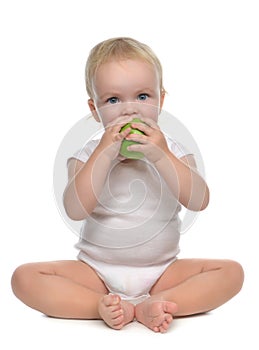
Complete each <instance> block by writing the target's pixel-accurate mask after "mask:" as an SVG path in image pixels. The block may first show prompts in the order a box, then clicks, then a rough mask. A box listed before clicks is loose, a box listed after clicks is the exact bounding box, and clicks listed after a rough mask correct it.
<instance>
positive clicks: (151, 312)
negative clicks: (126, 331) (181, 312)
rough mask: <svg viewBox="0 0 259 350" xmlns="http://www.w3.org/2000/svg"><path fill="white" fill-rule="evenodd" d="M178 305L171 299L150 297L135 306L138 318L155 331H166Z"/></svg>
mask: <svg viewBox="0 0 259 350" xmlns="http://www.w3.org/2000/svg"><path fill="white" fill-rule="evenodd" d="M176 311H177V305H176V304H175V303H171V302H169V301H163V300H154V299H152V298H149V299H147V300H145V301H144V302H142V303H140V304H138V305H137V306H136V308H135V315H136V319H137V320H138V321H139V322H141V323H143V324H144V325H145V326H146V327H148V328H150V329H152V330H153V331H154V332H161V333H165V332H166V331H167V330H168V328H169V326H170V324H171V322H172V321H173V314H174V313H175V312H176Z"/></svg>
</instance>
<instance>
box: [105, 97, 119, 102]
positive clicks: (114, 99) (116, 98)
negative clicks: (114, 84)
mask: <svg viewBox="0 0 259 350" xmlns="http://www.w3.org/2000/svg"><path fill="white" fill-rule="evenodd" d="M107 102H109V103H111V104H115V103H117V102H119V99H118V97H110V98H108V99H107Z"/></svg>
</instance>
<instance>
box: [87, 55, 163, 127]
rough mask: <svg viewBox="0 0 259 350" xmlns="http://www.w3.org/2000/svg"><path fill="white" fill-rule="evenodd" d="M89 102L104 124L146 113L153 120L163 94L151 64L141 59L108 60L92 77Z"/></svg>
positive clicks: (156, 115) (144, 115)
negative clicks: (91, 95)
mask: <svg viewBox="0 0 259 350" xmlns="http://www.w3.org/2000/svg"><path fill="white" fill-rule="evenodd" d="M93 91H94V96H93V99H91V100H89V106H90V108H91V110H92V111H93V112H94V115H95V117H96V119H99V120H100V121H101V122H102V123H103V125H104V126H106V125H107V124H108V123H110V122H112V121H113V120H115V119H116V118H118V117H122V116H125V117H126V116H130V117H131V116H132V117H133V118H135V117H139V118H141V117H147V118H151V119H153V120H154V121H157V119H158V115H159V113H160V108H161V107H162V100H163V97H162V96H161V91H160V81H159V76H158V73H157V71H156V69H155V67H154V66H153V65H151V64H149V63H148V62H145V61H143V60H139V59H137V60H121V61H115V60H113V61H108V62H106V63H104V64H102V65H101V66H100V67H99V68H98V70H97V72H96V75H95V78H94V80H93Z"/></svg>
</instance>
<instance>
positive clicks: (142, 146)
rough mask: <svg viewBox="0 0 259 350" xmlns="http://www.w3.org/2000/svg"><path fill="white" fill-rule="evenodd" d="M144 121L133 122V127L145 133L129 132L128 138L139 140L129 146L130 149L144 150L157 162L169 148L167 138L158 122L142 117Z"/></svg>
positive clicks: (148, 156) (143, 151) (149, 158)
mask: <svg viewBox="0 0 259 350" xmlns="http://www.w3.org/2000/svg"><path fill="white" fill-rule="evenodd" d="M141 121H143V122H144V123H131V126H132V128H135V129H138V130H140V131H143V132H144V134H145V135H138V134H129V135H128V136H127V137H126V140H129V141H135V142H138V143H137V144H134V145H131V146H129V147H128V150H129V151H136V152H142V153H143V154H144V156H145V157H146V158H147V159H148V160H149V161H150V162H152V163H156V162H157V161H159V160H160V159H161V158H163V157H164V156H165V155H166V154H168V152H170V151H169V149H168V146H167V142H166V139H165V137H164V135H163V133H162V132H161V130H160V128H159V126H158V125H157V123H156V122H155V121H154V120H152V119H150V118H141Z"/></svg>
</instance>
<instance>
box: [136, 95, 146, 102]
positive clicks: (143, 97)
mask: <svg viewBox="0 0 259 350" xmlns="http://www.w3.org/2000/svg"><path fill="white" fill-rule="evenodd" d="M147 98H148V95H147V94H139V95H138V100H140V101H145V100H146V99H147Z"/></svg>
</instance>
